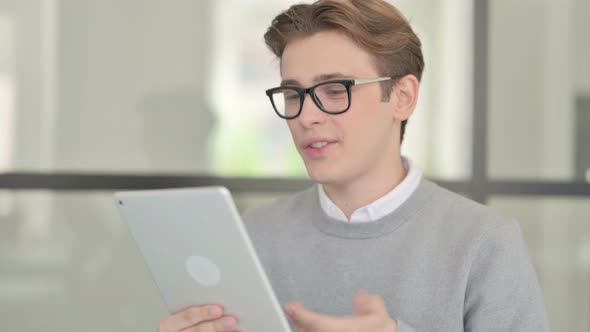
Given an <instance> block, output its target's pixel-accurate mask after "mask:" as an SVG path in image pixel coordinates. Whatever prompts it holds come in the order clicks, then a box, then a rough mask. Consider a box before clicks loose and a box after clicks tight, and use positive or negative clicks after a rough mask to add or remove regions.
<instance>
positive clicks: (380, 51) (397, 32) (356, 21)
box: [264, 0, 424, 142]
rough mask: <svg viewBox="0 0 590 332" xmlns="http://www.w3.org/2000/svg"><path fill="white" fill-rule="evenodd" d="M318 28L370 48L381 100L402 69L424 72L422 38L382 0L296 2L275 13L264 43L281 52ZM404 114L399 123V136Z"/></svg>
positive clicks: (386, 97) (387, 95)
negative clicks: (334, 32) (343, 35)
mask: <svg viewBox="0 0 590 332" xmlns="http://www.w3.org/2000/svg"><path fill="white" fill-rule="evenodd" d="M322 31H338V32H342V33H344V34H345V35H347V36H348V37H349V38H351V39H352V40H353V41H355V42H356V43H357V44H358V45H359V46H360V47H361V48H363V49H364V50H366V51H368V52H369V53H371V54H372V56H373V58H374V65H375V67H376V69H377V72H378V73H379V75H380V76H388V77H392V78H393V79H392V80H389V81H384V82H381V83H380V84H381V90H382V93H381V96H382V100H383V101H388V100H389V98H390V97H391V91H392V88H393V86H394V85H395V84H396V83H397V81H398V79H400V78H402V77H403V76H406V75H409V74H411V75H414V76H415V77H416V78H417V79H418V80H420V79H421V78H422V71H423V70H424V58H423V56H422V50H421V43H420V39H419V38H418V36H417V35H416V34H415V33H414V31H413V30H412V28H411V27H410V24H409V23H408V20H407V19H406V18H405V17H404V16H403V15H402V13H401V12H400V11H399V10H398V9H397V8H395V7H394V6H393V5H391V4H389V3H387V2H385V1H383V0H318V1H316V2H314V3H313V4H297V5H293V6H291V7H290V8H289V9H287V10H286V11H284V12H282V13H281V14H279V15H278V16H277V17H275V18H274V20H273V21H272V24H271V26H270V27H269V28H268V30H267V31H266V33H265V34H264V40H265V42H266V45H267V46H268V47H269V48H270V49H271V51H272V52H273V53H274V54H275V55H276V56H277V57H279V58H281V57H282V55H283V51H284V50H285V47H286V46H287V43H288V42H289V41H290V40H292V39H293V38H297V37H302V36H309V35H312V34H314V33H318V32H322ZM406 123H407V120H405V121H403V122H402V124H401V137H400V142H401V141H403V138H404V133H405V129H406Z"/></svg>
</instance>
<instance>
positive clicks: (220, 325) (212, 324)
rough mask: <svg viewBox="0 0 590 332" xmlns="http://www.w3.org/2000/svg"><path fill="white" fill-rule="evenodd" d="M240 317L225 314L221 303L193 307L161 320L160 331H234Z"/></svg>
mask: <svg viewBox="0 0 590 332" xmlns="http://www.w3.org/2000/svg"><path fill="white" fill-rule="evenodd" d="M237 322H238V318H237V317H235V316H228V315H225V314H224V312H223V307H222V306H219V305H204V306H198V307H191V308H188V309H186V310H184V311H181V312H178V313H176V314H174V315H171V316H168V318H166V319H164V320H163V321H161V322H160V326H159V327H158V332H178V331H182V332H223V331H234V330H235V328H236V326H237Z"/></svg>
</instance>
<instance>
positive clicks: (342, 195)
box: [323, 155, 406, 220]
mask: <svg viewBox="0 0 590 332" xmlns="http://www.w3.org/2000/svg"><path fill="white" fill-rule="evenodd" d="M383 165H384V167H381V169H377V170H374V171H373V172H368V173H367V174H364V175H362V176H360V177H358V178H356V179H355V180H354V181H351V182H348V183H339V184H330V183H328V184H323V188H324V191H325V192H326V195H327V196H328V197H329V198H330V199H331V200H332V202H334V204H335V205H336V206H337V207H338V208H340V210H342V212H343V213H344V215H345V216H346V218H347V219H348V220H350V217H351V216H352V214H353V213H354V211H356V210H357V209H359V208H361V207H363V206H367V205H369V204H371V203H372V202H374V201H376V200H378V199H379V198H381V197H383V196H385V195H386V194H387V193H388V192H390V191H392V190H393V189H394V188H395V187H397V186H398V185H399V184H400V183H401V182H402V180H403V179H404V178H405V176H406V171H405V169H404V167H403V164H402V159H401V156H399V155H397V158H395V160H394V161H391V162H388V163H384V164H383Z"/></svg>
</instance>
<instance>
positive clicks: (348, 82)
mask: <svg viewBox="0 0 590 332" xmlns="http://www.w3.org/2000/svg"><path fill="white" fill-rule="evenodd" d="M390 79H392V78H391V77H377V78H358V79H347V80H332V81H326V82H321V83H318V84H316V85H314V86H311V87H309V88H307V89H305V88H298V87H293V86H280V87H276V88H272V89H268V90H266V95H267V96H268V98H269V99H270V103H271V104H272V108H273V110H274V111H275V113H276V114H277V115H278V116H279V117H281V118H283V119H285V120H292V119H295V118H297V117H298V116H299V115H300V114H301V111H302V110H303V102H304V101H305V95H306V94H309V95H310V96H311V100H313V103H314V104H315V105H316V106H317V107H318V108H319V109H320V110H321V111H322V112H325V113H328V114H342V113H344V112H346V111H348V109H350V105H351V101H352V86H353V85H360V84H367V83H374V82H382V81H387V80H390ZM335 83H339V84H342V85H344V86H345V87H346V93H347V94H348V106H346V108H345V109H344V110H342V111H336V112H331V111H328V110H326V109H324V107H323V106H322V102H321V101H320V100H319V98H318V97H317V95H316V94H315V89H316V88H318V87H320V86H322V85H328V84H335ZM284 90H292V91H295V92H297V94H298V95H299V110H298V111H297V113H296V114H295V115H292V116H285V115H282V114H281V113H280V112H279V111H278V110H277V107H276V105H275V102H274V99H273V97H272V96H273V94H274V92H276V91H284Z"/></svg>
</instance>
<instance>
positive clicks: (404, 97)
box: [391, 75, 420, 122]
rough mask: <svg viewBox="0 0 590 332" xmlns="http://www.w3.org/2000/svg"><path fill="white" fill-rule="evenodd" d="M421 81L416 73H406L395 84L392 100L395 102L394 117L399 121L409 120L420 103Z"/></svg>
mask: <svg viewBox="0 0 590 332" xmlns="http://www.w3.org/2000/svg"><path fill="white" fill-rule="evenodd" d="M419 92H420V82H418V79H417V78H416V76H414V75H406V76H404V77H402V78H400V79H399V80H398V82H397V83H396V84H395V85H394V86H393V90H392V92H391V100H392V101H393V102H394V106H395V107H394V114H393V116H394V118H395V119H396V120H397V121H400V122H401V121H404V120H407V119H408V118H409V117H410V115H412V113H414V109H415V108H416V104H417V103H418V94H419Z"/></svg>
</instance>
